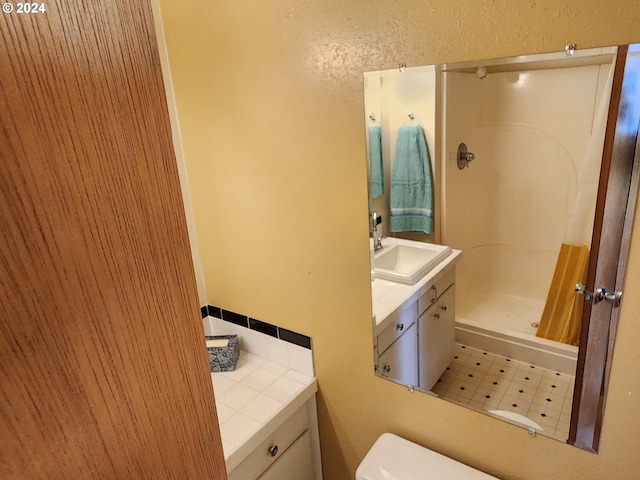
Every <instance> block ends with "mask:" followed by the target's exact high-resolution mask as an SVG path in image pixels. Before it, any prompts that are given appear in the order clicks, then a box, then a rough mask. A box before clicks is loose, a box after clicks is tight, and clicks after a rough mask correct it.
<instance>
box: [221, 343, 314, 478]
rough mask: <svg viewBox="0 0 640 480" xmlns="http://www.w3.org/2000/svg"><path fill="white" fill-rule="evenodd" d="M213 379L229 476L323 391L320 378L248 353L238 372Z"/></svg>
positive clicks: (237, 366)
mask: <svg viewBox="0 0 640 480" xmlns="http://www.w3.org/2000/svg"><path fill="white" fill-rule="evenodd" d="M211 379H212V381H213V387H214V391H215V396H216V408H217V410H218V422H219V424H220V434H221V436H222V447H223V450H224V459H225V462H226V464H227V472H230V471H232V470H233V469H234V468H235V467H236V466H238V465H239V464H240V462H242V460H244V459H245V458H246V457H247V455H249V454H250V453H251V452H252V451H253V450H254V449H255V448H256V447H257V446H258V445H260V443H262V442H263V441H264V440H266V439H267V438H268V437H269V435H271V433H272V432H273V431H274V430H275V429H276V428H278V427H279V426H280V425H282V424H283V423H284V422H285V421H286V420H287V419H288V418H289V417H290V416H291V414H293V413H294V412H295V411H296V410H298V408H300V407H301V406H302V405H304V404H305V403H306V402H307V401H308V400H309V399H310V398H311V397H312V396H313V395H314V394H315V393H316V391H317V390H318V384H317V382H316V379H315V377H313V376H309V375H305V374H304V373H300V372H298V371H296V370H293V369H291V368H289V367H286V366H284V365H281V364H279V363H275V362H272V361H270V360H266V359H264V358H262V357H259V356H257V355H254V354H252V353H248V352H245V351H242V350H241V351H240V358H239V360H238V363H237V365H236V369H235V370H234V371H233V372H220V373H212V374H211Z"/></svg>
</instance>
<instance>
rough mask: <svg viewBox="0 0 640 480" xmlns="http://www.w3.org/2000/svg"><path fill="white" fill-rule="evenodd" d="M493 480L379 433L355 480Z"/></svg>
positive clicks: (390, 434) (397, 438)
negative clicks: (427, 479)
mask: <svg viewBox="0 0 640 480" xmlns="http://www.w3.org/2000/svg"><path fill="white" fill-rule="evenodd" d="M426 478H429V479H433V480H490V479H493V480H497V479H496V477H492V476H491V475H487V474H486V473H482V472H481V471H480V470H476V469H474V468H471V467H469V466H467V465H465V464H463V463H460V462H456V461H455V460H453V459H451V458H449V457H445V456H444V455H441V454H439V453H436V452H434V451H432V450H429V449H426V448H424V447H421V446H420V445H417V444H415V443H413V442H410V441H408V440H405V439H404V438H400V437H398V436H397V435H394V434H392V433H383V434H382V435H380V437H379V438H378V440H376V443H374V444H373V446H372V447H371V449H369V451H368V452H367V455H366V456H365V457H364V459H363V460H362V462H361V463H360V465H359V466H358V469H357V470H356V480H424V479H426Z"/></svg>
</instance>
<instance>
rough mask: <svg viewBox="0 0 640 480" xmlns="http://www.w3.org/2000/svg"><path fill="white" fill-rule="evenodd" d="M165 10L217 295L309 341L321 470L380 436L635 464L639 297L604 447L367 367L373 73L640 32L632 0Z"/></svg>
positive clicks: (341, 464)
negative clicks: (366, 103) (524, 425)
mask: <svg viewBox="0 0 640 480" xmlns="http://www.w3.org/2000/svg"><path fill="white" fill-rule="evenodd" d="M160 3H161V7H162V15H163V20H164V27H165V32H166V41H167V46H168V51H169V59H170V64H171V72H172V75H173V81H174V87H175V94H176V99H177V106H178V114H179V120H180V129H181V133H182V140H183V146H184V154H185V159H186V164H187V171H188V175H189V183H190V189H191V195H192V202H193V209H194V215H195V222H196V228H197V232H198V243H199V247H200V254H201V257H202V263H203V269H204V276H205V280H206V288H207V298H208V301H209V303H211V304H215V305H220V306H222V307H224V308H228V309H231V310H237V311H240V312H242V313H246V314H249V315H252V316H255V317H257V318H259V319H262V320H264V321H267V322H273V323H276V324H278V325H281V326H284V327H287V328H290V329H292V330H295V331H298V332H301V333H305V334H307V335H310V336H311V337H312V338H313V347H314V355H315V366H316V372H317V377H318V381H319V387H320V397H319V415H320V429H321V442H322V452H323V462H324V473H325V479H327V480H341V479H345V480H346V479H351V478H353V474H354V471H355V468H356V466H357V464H358V462H359V461H360V459H361V458H362V456H363V455H364V454H365V452H366V451H367V449H368V448H369V446H370V445H371V444H372V443H373V442H374V440H375V439H376V438H377V436H378V435H379V434H381V433H382V432H385V431H391V432H395V433H397V434H400V435H402V436H404V437H406V438H409V439H411V440H414V441H417V442H418V443H421V444H423V445H427V446H429V447H431V448H433V449H435V450H437V451H440V452H442V453H444V454H446V455H449V456H451V457H453V458H456V459H458V460H461V461H464V462H467V463H469V464H471V465H473V466H476V467H478V468H480V469H482V470H485V471H487V472H489V473H492V474H494V475H497V476H499V477H502V478H504V479H573V478H589V479H591V478H594V479H595V478H631V477H632V475H634V474H637V472H638V471H640V457H638V451H640V389H639V384H638V378H640V361H639V360H640V354H639V353H638V350H637V341H638V340H637V339H638V338H640V318H639V317H640V299H639V298H638V296H637V295H633V294H631V295H628V296H627V297H626V298H625V303H624V305H623V306H622V312H621V319H620V328H619V336H618V342H617V346H616V352H615V357H614V365H613V372H612V379H611V388H610V393H609V401H608V405H607V408H606V412H605V418H604V427H603V432H602V441H601V449H600V454H599V455H593V454H589V453H586V452H583V451H580V450H578V449H575V448H572V447H569V446H566V445H563V444H561V443H559V442H556V441H553V440H549V439H546V438H543V437H536V438H532V437H529V435H528V434H527V433H526V431H525V430H523V429H520V428H516V427H513V426H510V425H508V424H506V423H502V422H500V421H497V420H493V419H490V418H488V417H486V416H483V415H480V414H478V413H474V412H471V411H469V410H466V409H463V408H460V407H457V406H454V405H452V404H449V403H446V402H444V401H442V400H438V399H435V398H432V397H429V396H426V395H420V394H410V393H408V392H407V391H406V389H404V388H402V387H400V386H397V385H394V384H392V383H390V382H387V381H383V380H380V379H377V378H375V377H374V375H373V366H372V365H373V364H372V338H371V326H370V306H369V305H370V303H369V302H370V292H369V266H368V262H369V254H368V248H367V245H368V243H367V242H368V239H367V232H368V228H367V202H366V181H365V146H364V121H363V120H364V119H363V78H362V73H363V72H364V71H371V70H382V69H388V68H394V67H395V66H397V64H398V63H400V62H406V63H407V64H408V65H409V66H415V65H422V64H429V63H442V62H445V61H462V60H471V59H478V58H482V57H500V56H510V55H516V54H521V53H540V52H546V51H554V50H555V51H557V50H561V49H563V47H564V45H565V43H567V42H569V41H571V42H575V43H577V44H578V47H583V48H586V47H593V46H601V45H608V44H618V43H629V42H633V41H636V42H637V41H640V33H639V30H638V25H640V5H639V3H638V2H637V1H631V0H623V1H620V0H618V1H616V2H603V1H601V0H589V1H583V2H578V3H577V2H571V1H568V0H537V1H534V0H530V1H523V0H511V1H508V2H507V1H505V2H495V1H491V2H489V1H470V0H467V1H462V0H437V1H435V0H431V1H429V0H424V1H421V2H416V1H415V0H396V1H384V2H382V1H379V0H351V1H345V0H327V1H322V2H320V1H315V2H312V1H310V0H271V1H265V0H255V1H252V2H245V1H240V0H216V1H215V2H212V1H205V0H192V1H190V2H178V1H175V0H161V2H160ZM635 231H636V235H635V237H634V240H633V242H632V252H631V260H630V268H629V274H628V279H627V285H626V290H627V291H629V292H634V291H635V292H637V291H640V222H637V224H636V228H635Z"/></svg>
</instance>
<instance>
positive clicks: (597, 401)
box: [568, 46, 640, 452]
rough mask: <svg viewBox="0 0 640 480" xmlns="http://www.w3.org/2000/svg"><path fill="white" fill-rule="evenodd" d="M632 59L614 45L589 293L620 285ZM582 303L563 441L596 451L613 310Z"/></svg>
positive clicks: (630, 155) (633, 177) (629, 191)
mask: <svg viewBox="0 0 640 480" xmlns="http://www.w3.org/2000/svg"><path fill="white" fill-rule="evenodd" d="M637 61H638V60H637V58H636V57H634V56H632V55H628V48H627V46H621V47H618V55H617V59H616V70H615V75H614V79H613V87H612V94H611V104H610V106H609V117H608V120H607V132H606V135H605V142H604V153H603V160H602V167H601V168H602V170H601V174H600V185H599V191H598V201H597V204H596V214H595V221H594V231H593V237H592V242H591V256H590V258H589V269H588V273H587V282H586V288H587V290H589V291H592V292H593V291H595V289H597V288H600V287H603V288H605V289H606V290H607V291H608V292H613V291H615V290H616V289H617V288H622V278H623V277H624V272H625V270H626V262H627V258H628V253H629V242H628V237H629V236H630V235H631V227H632V223H633V222H632V219H633V217H634V215H635V198H636V197H635V195H636V192H637V182H638V175H637V172H636V173H635V174H634V173H633V170H634V157H635V149H636V141H637V136H638V128H637V125H638V118H635V119H634V120H633V123H634V125H635V126H636V127H635V131H634V132H629V131H628V128H627V127H625V126H624V124H625V122H628V119H627V118H626V116H627V113H628V112H629V111H631V112H633V111H637V110H634V109H628V107H629V106H630V104H631V103H637V102H640V98H638V96H637V95H634V94H633V89H629V88H628V87H627V86H626V85H627V83H633V81H634V80H633V76H632V75H629V74H628V72H629V70H628V69H627V67H628V66H629V65H630V62H637ZM633 181H635V182H636V184H635V185H634V184H633V183H632V182H633ZM584 306H585V308H584V312H583V321H582V331H581V338H580V348H579V351H578V363H577V370H576V383H575V386H574V395H573V407H572V411H571V426H570V431H569V441H568V442H569V443H570V444H572V445H575V446H577V447H580V448H583V449H585V450H588V451H591V452H597V451H598V447H599V443H600V432H601V428H602V420H603V412H604V407H605V402H606V396H607V384H608V377H609V372H610V370H611V361H612V354H613V342H614V338H615V333H616V325H617V318H618V309H617V308H613V307H612V305H611V304H610V303H608V302H605V301H602V302H599V303H596V302H594V301H591V302H585V305H584Z"/></svg>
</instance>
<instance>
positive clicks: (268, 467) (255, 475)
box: [228, 402, 319, 480]
mask: <svg viewBox="0 0 640 480" xmlns="http://www.w3.org/2000/svg"><path fill="white" fill-rule="evenodd" d="M313 409H315V402H307V403H306V404H305V405H303V406H301V407H300V408H298V410H297V411H296V412H295V413H294V414H293V415H291V417H289V418H288V419H287V420H286V421H285V422H284V423H283V424H282V425H280V426H279V427H278V428H276V429H275V430H274V431H273V432H272V433H271V434H270V435H269V437H268V438H267V439H266V440H264V441H263V442H261V443H260V444H259V445H258V446H257V447H256V448H255V449H254V450H253V451H252V452H251V453H250V454H249V455H248V456H247V457H246V458H245V459H244V460H243V461H242V462H241V463H240V464H239V465H238V466H237V467H236V468H234V469H233V470H232V471H231V472H229V474H228V476H229V480H275V479H277V480H319V479H316V475H315V473H314V472H315V471H316V467H315V466H314V454H313V447H312V443H311V437H312V435H313V434H314V431H313V430H314V429H313V428H312V426H311V425H312V424H311V421H310V420H311V419H310V418H309V414H310V412H311V414H314V411H315V410H313Z"/></svg>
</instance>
